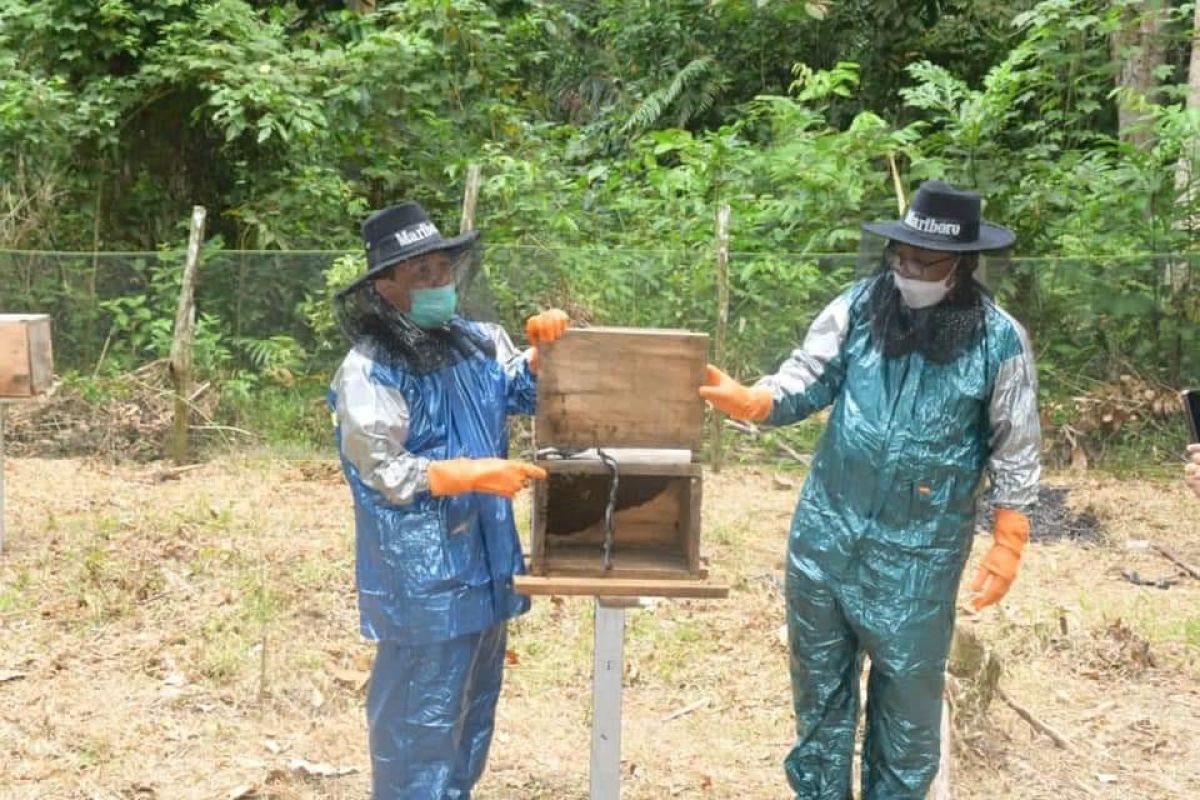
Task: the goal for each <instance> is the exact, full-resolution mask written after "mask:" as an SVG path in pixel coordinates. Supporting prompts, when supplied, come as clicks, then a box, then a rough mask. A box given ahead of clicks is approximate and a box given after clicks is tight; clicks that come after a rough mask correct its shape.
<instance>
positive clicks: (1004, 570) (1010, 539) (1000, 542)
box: [971, 508, 1029, 611]
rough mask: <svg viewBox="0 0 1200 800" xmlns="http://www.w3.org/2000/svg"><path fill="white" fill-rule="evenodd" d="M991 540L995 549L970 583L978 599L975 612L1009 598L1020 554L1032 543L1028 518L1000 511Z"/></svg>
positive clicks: (974, 602) (998, 509) (976, 599)
mask: <svg viewBox="0 0 1200 800" xmlns="http://www.w3.org/2000/svg"><path fill="white" fill-rule="evenodd" d="M992 537H993V539H994V540H995V541H994V542H993V544H992V549H991V550H989V551H988V552H987V555H985V556H984V557H983V561H982V562H980V564H979V570H978V571H977V572H976V573H975V580H974V581H972V582H971V591H972V592H974V593H975V594H977V595H978V597H976V598H975V600H974V601H973V604H974V606H975V610H976V611H978V610H980V609H982V608H987V607H988V606H990V605H991V604H992V603H995V602H996V601H997V600H999V599H1000V598H1001V597H1004V595H1006V594H1008V590H1009V588H1010V587H1011V586H1012V585H1013V581H1014V580H1016V579H1017V566H1018V565H1020V563H1021V551H1022V550H1024V549H1025V543H1026V542H1028V541H1029V517H1027V516H1025V515H1024V514H1022V513H1021V512H1020V511H1014V510H1013V509H1011V508H997V509H996V523H995V525H994V527H993V528H992Z"/></svg>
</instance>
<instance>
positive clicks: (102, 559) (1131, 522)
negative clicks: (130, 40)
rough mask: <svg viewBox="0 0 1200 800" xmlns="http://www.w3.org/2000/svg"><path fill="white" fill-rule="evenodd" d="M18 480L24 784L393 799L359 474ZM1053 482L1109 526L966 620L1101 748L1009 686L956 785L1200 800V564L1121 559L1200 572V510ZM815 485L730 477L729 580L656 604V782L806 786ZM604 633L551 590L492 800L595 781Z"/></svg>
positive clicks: (726, 506) (95, 793)
mask: <svg viewBox="0 0 1200 800" xmlns="http://www.w3.org/2000/svg"><path fill="white" fill-rule="evenodd" d="M6 478H7V494H8V512H7V519H8V535H7V541H6V550H5V553H4V554H3V555H2V556H0V798H2V799H3V800H10V799H11V800H18V799H19V800H25V799H26V798H54V799H55V800H57V799H58V798H63V799H64V800H66V799H68V798H80V799H81V800H82V799H83V798H87V799H88V800H92V799H93V798H94V799H95V800H100V799H102V798H103V799H108V798H146V799H150V798H222V799H224V798H229V799H232V798H237V797H270V798H334V799H336V798H356V800H361V799H362V798H365V797H366V796H367V786H368V781H367V769H368V763H367V757H366V737H365V724H364V720H363V714H362V683H363V681H364V680H365V677H366V674H367V670H368V669H369V667H370V659H371V648H370V646H369V645H367V644H365V643H363V642H361V641H359V638H358V635H357V614H356V610H355V605H354V592H353V548H352V540H353V534H352V530H351V514H350V509H349V502H350V501H349V496H348V493H347V491H346V489H345V486H344V485H343V484H342V482H341V477H340V474H339V473H338V471H337V469H336V467H335V465H334V464H332V463H326V462H283V461H273V460H270V459H268V458H257V459H256V458H244V459H222V460H218V461H214V462H211V463H208V464H205V465H204V466H202V467H200V468H199V469H196V470H194V471H190V472H187V473H185V474H181V475H179V476H177V477H176V478H175V479H168V480H162V479H161V478H162V474H161V471H160V468H159V467H156V466H153V465H150V466H147V465H130V466H117V467H114V466H108V465H102V464H100V463H98V462H85V461H79V460H38V459H10V460H9V462H8V465H7V476H6ZM1049 482H1050V483H1053V484H1056V485H1061V486H1068V487H1069V488H1070V490H1071V491H1070V493H1069V496H1068V499H1067V502H1068V504H1069V505H1070V506H1071V507H1072V509H1073V510H1074V511H1076V512H1079V513H1084V512H1087V513H1090V514H1092V515H1094V516H1095V518H1096V519H1097V520H1098V521H1099V522H1100V524H1101V525H1102V526H1103V528H1104V530H1105V533H1104V535H1102V536H1101V537H1100V538H1099V539H1097V540H1096V541H1070V540H1054V539H1053V538H1052V537H1050V538H1046V539H1044V540H1043V541H1038V542H1035V543H1034V544H1033V545H1031V546H1030V550H1029V552H1028V556H1027V558H1026V560H1025V563H1024V565H1023V568H1022V574H1021V577H1020V579H1019V581H1018V583H1017V585H1016V587H1015V588H1014V590H1013V591H1012V593H1011V594H1010V596H1009V598H1008V599H1007V601H1006V602H1005V603H1004V604H1003V606H1002V607H1001V608H999V609H989V610H988V611H987V612H985V613H983V614H981V615H978V616H966V615H963V617H962V618H961V620H960V621H961V624H962V625H964V626H966V627H967V628H969V629H970V630H971V631H973V632H975V633H976V634H977V635H978V637H979V638H980V639H981V640H982V641H983V642H985V643H986V645H987V646H988V647H989V648H991V649H992V650H993V651H994V652H995V653H996V655H997V656H998V657H999V658H1000V659H1001V660H1002V661H1003V664H1004V667H1005V675H1004V677H1003V679H1002V683H1001V685H1002V687H1003V688H1004V689H1005V691H1006V692H1007V693H1008V694H1009V695H1010V696H1011V698H1012V699H1013V700H1014V701H1016V702H1017V703H1019V704H1020V705H1022V706H1024V707H1025V708H1027V709H1029V710H1030V711H1031V712H1032V713H1033V714H1034V715H1035V716H1037V717H1038V719H1040V720H1041V721H1042V722H1044V723H1045V724H1047V725H1049V726H1050V727H1051V728H1053V729H1055V730H1056V731H1057V732H1058V733H1060V734H1061V735H1062V736H1063V737H1064V738H1066V739H1067V740H1069V744H1070V745H1071V747H1072V749H1071V750H1070V751H1066V750H1062V749H1059V748H1058V747H1056V746H1055V745H1054V744H1053V743H1052V742H1051V741H1050V739H1048V738H1047V737H1046V736H1044V735H1041V734H1039V733H1036V732H1035V731H1034V730H1033V729H1032V728H1031V727H1030V726H1029V725H1028V724H1027V723H1026V722H1024V721H1023V720H1021V719H1020V718H1019V717H1018V716H1016V714H1014V713H1013V712H1012V710H1011V709H1010V708H1008V707H1007V706H1005V705H1004V704H1002V703H1001V702H999V701H995V702H994V703H993V704H992V705H991V707H990V708H989V709H988V711H987V713H986V714H985V715H984V717H983V718H981V719H978V720H974V721H970V722H967V723H963V724H962V725H961V726H960V729H959V730H958V732H957V735H956V753H955V760H954V765H953V783H954V786H955V796H956V797H958V798H981V799H982V798H988V800H994V798H1054V799H1055V800H1067V799H1068V798H1091V797H1101V798H1104V797H1110V798H1182V797H1192V796H1196V794H1197V792H1198V791H1200V757H1198V756H1197V755H1196V751H1197V748H1196V746H1195V742H1196V741H1197V738H1198V736H1200V684H1198V683H1197V680H1196V679H1197V677H1198V676H1200V581H1196V580H1194V579H1189V578H1182V579H1178V582H1176V583H1174V584H1173V585H1171V586H1170V588H1168V589H1160V588H1154V587H1148V586H1138V585H1134V584H1133V583H1131V582H1130V581H1129V580H1128V579H1127V578H1126V577H1123V576H1122V570H1123V569H1124V570H1127V571H1129V570H1132V571H1133V572H1136V573H1137V575H1138V576H1139V577H1141V578H1143V579H1150V580H1157V579H1160V578H1178V575H1177V574H1176V573H1177V570H1176V568H1175V567H1174V566H1173V565H1172V564H1171V563H1170V562H1168V561H1167V560H1166V559H1165V558H1163V557H1162V556H1161V555H1159V554H1157V553H1156V552H1154V551H1153V550H1149V549H1144V548H1142V547H1141V545H1140V544H1139V541H1141V540H1149V541H1153V542H1155V543H1158V544H1162V545H1166V546H1168V547H1169V548H1171V549H1173V550H1174V551H1175V552H1177V553H1178V554H1179V555H1180V556H1181V557H1183V558H1184V559H1186V560H1188V561H1190V562H1192V563H1200V513H1197V512H1198V511H1200V505H1197V504H1196V503H1195V502H1194V500H1192V499H1191V498H1190V496H1185V494H1184V491H1183V489H1182V487H1181V486H1179V485H1178V484H1165V483H1155V482H1144V481H1128V482H1122V481H1118V480H1115V479H1093V478H1085V479H1068V478H1067V477H1065V476H1054V477H1052V478H1051V479H1050V481H1049ZM787 483H793V484H794V486H788V485H786V484H787ZM798 485H799V477H798V476H794V475H793V476H790V477H786V478H784V479H783V480H780V479H777V478H776V477H775V476H774V475H773V474H772V473H771V471H769V470H756V469H748V468H742V469H735V470H730V471H727V472H726V473H725V474H722V475H710V476H708V478H707V485H706V487H705V509H704V513H705V543H706V549H707V552H708V555H709V556H710V558H711V562H712V569H713V572H714V574H715V575H716V576H718V577H721V578H723V579H726V580H728V581H729V582H730V583H731V585H732V587H733V591H732V593H731V595H730V598H729V599H728V600H727V601H677V602H663V603H658V604H656V605H654V606H653V607H651V608H645V609H639V610H634V611H631V612H629V615H628V622H629V630H628V633H627V641H626V687H627V688H626V692H625V703H624V713H625V717H624V742H623V745H624V746H623V772H624V775H625V780H624V784H623V786H624V793H623V797H625V798H626V799H627V800H640V799H646V800H649V799H651V798H653V800H660V799H661V798H671V797H684V798H687V797H696V798H785V797H787V796H788V792H787V788H786V784H785V782H784V780H783V774H782V769H781V766H780V764H781V760H782V758H783V756H784V754H785V753H786V751H787V748H788V745H789V741H790V738H791V730H792V728H791V724H792V723H791V712H790V693H789V688H788V681H787V663H786V652H785V649H784V647H783V643H782V642H781V640H780V637H779V629H780V627H781V626H782V625H783V622H784V616H783V605H782V599H781V596H780V593H779V589H778V585H779V583H778V581H779V580H780V579H781V577H782V559H783V550H784V542H785V536H786V530H787V525H788V520H789V517H790V515H791V510H792V506H793V503H794V501H795V495H796V491H797V489H796V487H797V486H798ZM1130 541H1132V542H1133V547H1132V549H1131V548H1130V546H1129V545H1128V543H1129V542H1130ZM988 543H989V539H988V538H987V537H986V536H981V537H980V538H979V540H978V542H977V545H976V556H978V554H979V553H980V552H982V550H983V548H984V547H985V546H986V545H987V544H988ZM591 637H592V626H591V603H590V601H587V600H582V599H562V600H558V599H555V600H551V599H546V598H540V599H538V600H536V601H535V604H534V611H533V612H532V613H531V614H530V615H528V616H527V617H525V618H523V619H521V620H520V621H519V622H517V623H516V624H515V625H514V627H513V633H512V636H511V639H510V641H511V644H510V647H511V652H510V653H509V662H510V664H509V669H508V673H507V676H508V677H507V684H506V688H505V693H504V696H503V699H502V703H501V708H500V714H499V723H498V725H499V732H498V733H497V736H496V741H495V744H494V747H493V750H492V757H491V761H490V764H489V769H488V773H487V775H486V776H485V778H484V780H483V781H482V783H481V784H480V786H479V787H478V791H477V793H476V797H477V798H478V800H509V799H510V798H546V799H547V800H548V799H549V798H554V800H571V799H574V798H585V797H586V796H587V764H588V744H589V727H588V726H589V715H590V708H589V706H590V674H589V670H590V668H591V660H590V658H591V644H592V638H591ZM690 706H695V709H694V710H692V711H690V712H689V713H687V714H684V715H682V716H677V717H675V718H673V719H670V720H667V719H666V718H667V717H668V716H670V715H672V713H673V712H677V711H679V710H680V709H684V708H687V707H690Z"/></svg>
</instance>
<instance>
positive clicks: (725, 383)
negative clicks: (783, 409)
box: [700, 364, 775, 422]
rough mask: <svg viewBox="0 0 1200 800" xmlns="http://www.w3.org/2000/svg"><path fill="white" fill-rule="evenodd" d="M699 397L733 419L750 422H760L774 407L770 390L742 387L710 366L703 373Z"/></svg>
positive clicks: (773, 398) (769, 414) (773, 397)
mask: <svg viewBox="0 0 1200 800" xmlns="http://www.w3.org/2000/svg"><path fill="white" fill-rule="evenodd" d="M700 396H701V397H703V398H704V399H705V400H707V401H708V402H710V403H712V404H713V406H714V407H715V408H716V409H718V410H719V411H723V412H725V413H726V414H728V415H729V416H731V417H733V418H734V419H742V420H750V421H751V422H762V421H763V420H764V419H766V418H767V417H769V416H771V409H772V408H774V407H775V396H774V395H773V394H772V393H771V390H770V389H767V388H765V387H754V388H748V387H746V386H742V385H741V384H740V383H738V382H737V381H735V380H734V379H733V378H731V377H729V376H728V375H726V374H725V373H724V372H722V371H721V370H719V369H717V368H716V367H714V366H713V365H712V364H709V365H708V368H707V369H706V370H705V372H704V385H703V386H701V387H700Z"/></svg>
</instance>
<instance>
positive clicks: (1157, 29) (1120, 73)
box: [1111, 0, 1166, 149]
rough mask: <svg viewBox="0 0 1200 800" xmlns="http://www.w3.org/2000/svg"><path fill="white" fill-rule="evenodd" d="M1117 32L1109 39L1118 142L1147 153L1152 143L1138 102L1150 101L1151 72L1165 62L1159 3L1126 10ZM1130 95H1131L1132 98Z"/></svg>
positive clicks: (1153, 86)
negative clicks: (1116, 66) (1144, 150)
mask: <svg viewBox="0 0 1200 800" xmlns="http://www.w3.org/2000/svg"><path fill="white" fill-rule="evenodd" d="M1123 15H1124V19H1123V24H1122V25H1121V26H1120V28H1119V29H1118V30H1117V31H1116V32H1115V33H1113V35H1112V41H1111V46H1112V57H1113V61H1114V62H1115V63H1116V64H1117V65H1118V70H1117V89H1118V90H1120V92H1121V94H1120V95H1118V98H1117V124H1118V132H1119V134H1120V137H1121V141H1124V142H1129V143H1131V144H1133V145H1135V146H1137V147H1139V148H1142V149H1147V148H1149V147H1150V146H1151V145H1152V144H1153V141H1154V135H1153V132H1152V131H1151V130H1150V129H1149V127H1148V119H1147V117H1146V115H1145V114H1143V113H1142V112H1141V111H1140V110H1139V109H1138V107H1137V105H1138V98H1144V99H1146V100H1153V99H1154V95H1155V89H1156V88H1157V85H1158V82H1157V80H1156V79H1155V77H1154V71H1155V69H1157V68H1158V67H1159V66H1161V65H1162V64H1163V63H1165V61H1166V47H1165V42H1164V39H1163V31H1162V28H1163V19H1164V14H1163V8H1162V0H1144V2H1141V3H1138V4H1136V5H1134V6H1130V7H1126V8H1125V9H1124V11H1123ZM1130 95H1133V96H1132V97H1131V96H1130Z"/></svg>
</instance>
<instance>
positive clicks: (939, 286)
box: [892, 272, 954, 308]
mask: <svg viewBox="0 0 1200 800" xmlns="http://www.w3.org/2000/svg"><path fill="white" fill-rule="evenodd" d="M953 276H954V273H953V272H952V273H950V274H949V275H947V276H946V277H945V278H943V279H942V280H940V281H919V280H916V279H915V278H905V277H904V276H903V275H899V274H897V273H895V272H893V273H892V280H893V281H895V283H896V288H897V289H899V290H900V297H901V299H903V300H904V305H906V306H908V307H909V308H929V307H930V306H936V305H937V304H938V303H940V302H942V300H943V299H945V297H946V295H947V294H949V293H950V278H952V277H953Z"/></svg>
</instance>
